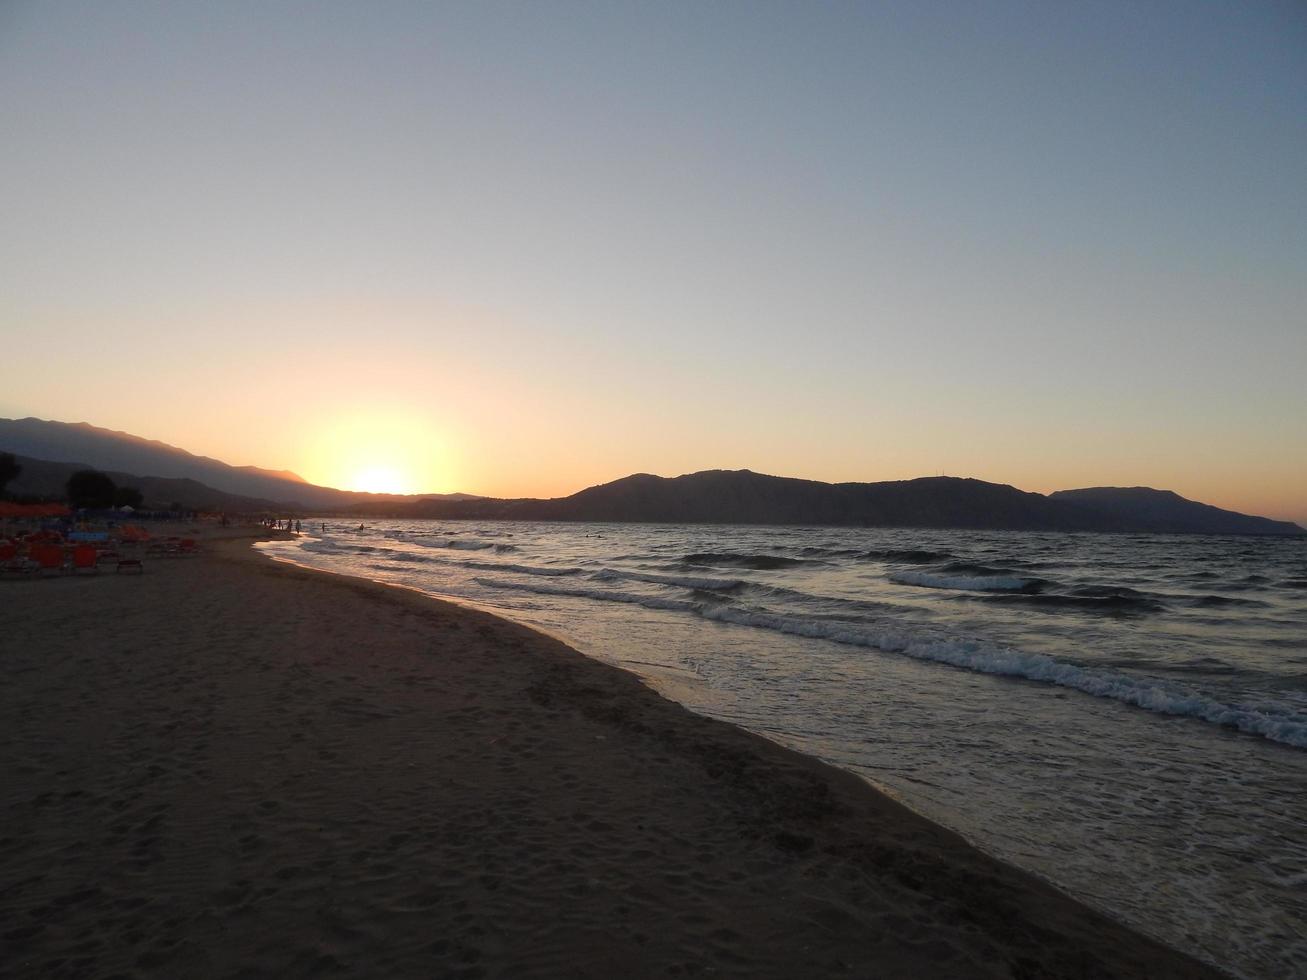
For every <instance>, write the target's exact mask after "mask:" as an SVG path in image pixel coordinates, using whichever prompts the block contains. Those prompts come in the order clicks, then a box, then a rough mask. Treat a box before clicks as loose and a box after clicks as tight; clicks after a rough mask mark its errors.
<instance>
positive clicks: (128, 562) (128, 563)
mask: <svg viewBox="0 0 1307 980" xmlns="http://www.w3.org/2000/svg"><path fill="white" fill-rule="evenodd" d="M118 571H120V572H136V574H138V575H143V574H144V573H145V566H144V565H142V564H141V560H140V559H139V558H119V559H118Z"/></svg>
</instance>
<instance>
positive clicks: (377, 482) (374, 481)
mask: <svg viewBox="0 0 1307 980" xmlns="http://www.w3.org/2000/svg"><path fill="white" fill-rule="evenodd" d="M349 489H351V490H362V491H363V492H365V493H413V492H414V490H413V487H412V486H411V485H410V482H409V481H408V480H406V479H405V478H404V475H403V474H402V473H401V472H400V471H399V470H398V469H397V468H395V467H391V466H369V467H367V468H365V469H362V470H359V471H358V472H357V473H355V474H354V477H353V479H352V480H350V486H349Z"/></svg>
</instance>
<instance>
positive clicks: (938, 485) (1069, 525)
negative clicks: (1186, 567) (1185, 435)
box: [362, 470, 1304, 534]
mask: <svg viewBox="0 0 1307 980" xmlns="http://www.w3.org/2000/svg"><path fill="white" fill-rule="evenodd" d="M1153 492H1155V493H1160V492H1161V491H1153ZM1070 493H1075V491H1071V492H1070ZM1177 499H1180V498H1177ZM1200 506H1202V505H1200ZM362 510H364V511H365V512H368V513H378V514H380V513H389V514H395V515H398V516H407V517H440V518H472V519H480V520H486V519H501V520H503V519H507V520H541V521H612V522H626V521H632V522H649V523H663V522H667V523H678V524H681V523H713V524H817V525H843V526H868V527H870V526H875V527H951V528H974V529H1009V530H1027V531H1168V530H1190V528H1189V527H1181V526H1179V525H1177V524H1174V522H1170V523H1168V522H1159V521H1157V520H1155V519H1154V518H1152V517H1150V516H1148V515H1147V514H1143V513H1121V512H1116V511H1113V510H1110V509H1104V508H1101V507H1098V506H1095V505H1093V504H1092V503H1091V502H1082V501H1080V500H1077V499H1064V498H1063V497H1062V496H1061V495H1057V494H1055V495H1053V496H1052V497H1045V496H1043V495H1042V494H1037V493H1026V492H1024V491H1022V490H1018V489H1016V488H1015V487H1011V486H1006V485H1002V484H997V483H986V482H984V481H982V480H971V479H959V478H956V477H923V478H921V479H917V480H897V481H892V482H885V483H819V482H817V481H815V480H797V479H791V478H787V477H778V476H764V475H762V474H760V473H753V472H750V471H749V470H708V471H705V472H702V473H691V474H688V475H686V476H678V477H674V478H670V479H669V478H665V477H660V476H651V475H649V474H647V473H639V474H636V475H634V476H628V477H625V478H623V479H620V480H615V481H613V482H612V483H605V484H602V485H600V486H597V487H590V488H588V489H586V490H582V491H580V492H579V493H574V494H572V495H571V496H570V497H559V498H555V499H552V500H536V499H529V498H528V499H518V500H498V499H492V498H482V499H479V500H470V501H449V500H423V501H418V502H412V503H407V504H404V505H400V506H385V505H382V506H379V507H372V506H368V507H365V508H362ZM1208 510H1210V511H1211V512H1212V513H1213V514H1218V515H1230V516H1233V517H1239V518H1242V519H1243V521H1244V523H1240V524H1238V527H1239V530H1238V531H1235V532H1232V533H1241V534H1302V533H1304V531H1303V529H1302V528H1299V527H1298V526H1297V525H1296V524H1289V523H1288V522H1284V521H1270V520H1267V519H1265V518H1243V515H1231V514H1230V512H1229V511H1221V510H1219V509H1217V508H1215V507H1212V508H1208ZM1194 526H1195V527H1198V525H1194ZM1210 526H1212V525H1211V524H1210V523H1209V524H1206V525H1202V526H1201V528H1202V530H1203V531H1207V530H1208V528H1209V527H1210ZM1231 526H1233V525H1231ZM1222 533H1224V532H1222Z"/></svg>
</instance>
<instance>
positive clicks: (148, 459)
mask: <svg viewBox="0 0 1307 980" xmlns="http://www.w3.org/2000/svg"><path fill="white" fill-rule="evenodd" d="M0 451H4V452H11V453H13V454H14V455H15V456H25V457H28V458H31V459H38V460H47V461H52V462H69V463H71V462H73V461H76V462H77V463H78V464H80V465H82V466H89V467H92V468H94V469H99V470H105V471H109V472H118V473H136V474H140V476H139V477H132V478H131V479H132V480H134V481H135V483H134V485H136V486H141V482H140V481H141V480H143V479H144V478H147V477H167V478H172V479H187V480H194V481H197V482H198V483H201V484H204V485H205V486H207V487H210V488H212V489H214V490H217V491H221V492H222V493H227V494H234V495H236V496H240V497H250V498H254V499H257V500H260V501H263V502H269V501H271V502H275V503H277V504H278V505H280V506H283V507H297V508H309V509H319V510H323V509H327V510H330V509H348V508H351V507H354V506H356V505H358V504H361V503H378V502H393V501H402V500H406V499H412V498H406V497H403V496H400V495H397V494H373V493H355V492H352V491H348V490H336V489H334V488H332V487H319V486H315V485H314V484H312V483H307V482H306V481H305V480H304V479H303V478H302V477H300V476H298V475H296V474H294V473H289V472H286V471H274V470H264V469H260V468H259V467H257V466H230V465H228V464H227V463H224V462H222V461H221V460H216V459H210V458H209V457H207V456H196V455H194V454H193V453H188V452H187V451H186V450H184V449H178V448H177V447H176V446H170V445H168V444H167V443H164V442H158V441H156V440H151V439H142V438H140V437H139V436H134V435H130V434H129V433H126V432H115V431H113V430H110V429H101V428H99V427H97V426H94V425H90V424H88V423H86V422H75V423H74V422H52V421H46V420H44V419H37V418H25V419H0ZM426 496H431V495H426ZM437 496H441V495H437ZM448 497H449V499H467V497H468V495H467V494H450V495H448ZM441 499H444V497H443V496H442V497H441Z"/></svg>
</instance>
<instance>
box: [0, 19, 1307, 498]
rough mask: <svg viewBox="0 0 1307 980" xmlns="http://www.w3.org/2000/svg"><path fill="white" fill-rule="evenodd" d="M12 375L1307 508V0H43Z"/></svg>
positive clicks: (18, 256) (181, 432) (20, 59)
mask: <svg viewBox="0 0 1307 980" xmlns="http://www.w3.org/2000/svg"><path fill="white" fill-rule="evenodd" d="M0 149H2V151H3V152H0V354H2V355H3V356H2V357H0V375H2V376H3V378H4V380H3V383H2V384H0V416H4V417H23V416H28V415H35V416H37V417H40V418H53V419H59V420H63V421H87V422H91V423H94V424H96V425H102V426H106V427H108V428H112V429H119V430H123V431H128V432H131V433H133V434H136V435H141V436H145V437H149V438H154V439H161V440H163V441H165V442H169V443H172V444H174V445H177V446H181V447H183V448H185V449H188V450H190V451H192V452H196V453H202V454H205V455H209V456H214V457H217V458H220V459H224V460H226V461H228V462H231V463H234V464H255V465H260V466H266V467H269V468H273V469H283V468H285V469H291V470H294V471H296V472H298V473H300V474H301V475H303V476H304V477H306V478H308V479H310V480H313V481H314V482H319V483H325V484H329V485H335V486H345V487H351V488H362V489H377V490H401V491H431V492H437V491H442V492H450V491H456V490H462V491H468V492H475V493H482V494H491V495H496V496H523V495H530V496H554V495H561V494H566V493H571V492H573V491H575V490H578V489H580V488H582V487H585V486H589V485H593V484H596V483H601V482H605V481H607V480H610V479H615V478H617V477H620V476H624V475H626V474H629V473H633V472H653V473H659V474H662V475H666V476H673V475H677V474H679V473H685V472H692V471H695V470H700V469H709V468H729V469H737V468H749V469H753V470H756V471H759V472H766V473H775V474H780V475H785V476H801V477H808V478H812V479H821V480H832V481H845V480H887V479H905V478H910V477H915V476H923V475H935V474H939V473H944V474H948V475H954V476H974V477H978V478H981V479H986V480H993V481H996V482H1000V483H1011V484H1014V485H1016V486H1019V487H1021V488H1023V489H1026V490H1036V491H1041V492H1047V491H1050V490H1055V489H1063V488H1070V487H1080V486H1100V485H1126V486H1133V485H1150V486H1156V487H1163V488H1168V489H1174V490H1176V491H1178V492H1180V493H1182V494H1184V495H1185V496H1188V497H1192V498H1196V499H1200V500H1204V501H1207V502H1210V503H1215V504H1218V505H1220V506H1224V507H1231V508H1234V509H1237V510H1243V511H1248V512H1253V513H1259V514H1266V515H1268V516H1275V517H1281V518H1289V519H1295V520H1298V521H1299V522H1307V6H1304V5H1303V4H1302V3H1299V2H1296V0H1288V2H1282V3H1275V2H1265V3H1257V2H1250V3H1244V4H1231V3H1202V2H1192V3H1168V2H1161V0H1159V2H1150V3H1142V2H1131V3H1116V2H1104V3H1094V4H1070V3H1066V4H1049V3H1034V2H1032V3H1005V2H992V3H984V4H975V3H969V2H956V3H931V2H922V0H911V2H902V3H892V2H883V3H881V2H872V0H866V2H860V3H840V2H830V3H821V4H811V3H798V2H795V3H771V2H765V0H757V2H750V3H728V2H716V3H711V4H704V3H697V2H696V3H688V2H687V3H678V2H660V3H652V4H613V3H606V2H605V3H567V2H556V3H543V2H542V3H520V4H502V3H494V2H490V3H475V4H474V3H466V4H464V3H458V4H439V3H401V2H378V3H367V4H360V3H356V2H355V3H331V2H313V3H276V2H266V3H264V2H260V3H254V2H231V3H222V4H206V3H198V2H196V3H185V2H183V3H175V2H170V3H157V4H156V3H137V2H132V0H122V2H115V3H112V4H105V3H98V2H93V3H67V2H59V0H52V2H45V3H36V2H26V0H0Z"/></svg>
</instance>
